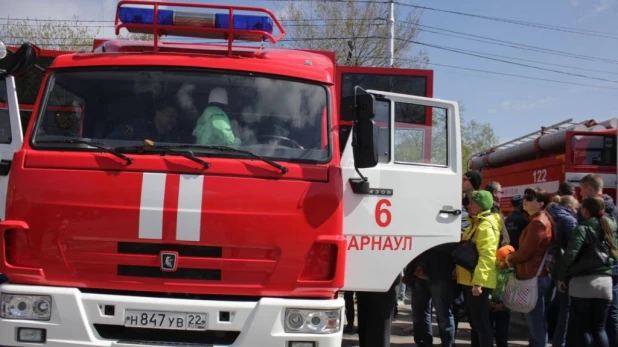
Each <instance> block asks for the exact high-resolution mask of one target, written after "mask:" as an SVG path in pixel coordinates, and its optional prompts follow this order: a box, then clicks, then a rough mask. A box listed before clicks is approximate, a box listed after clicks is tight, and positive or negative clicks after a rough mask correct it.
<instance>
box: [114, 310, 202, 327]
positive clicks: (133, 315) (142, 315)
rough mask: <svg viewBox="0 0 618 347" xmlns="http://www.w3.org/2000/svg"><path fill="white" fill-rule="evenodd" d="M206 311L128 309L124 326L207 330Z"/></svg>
mask: <svg viewBox="0 0 618 347" xmlns="http://www.w3.org/2000/svg"><path fill="white" fill-rule="evenodd" d="M206 318H207V315H206V314H205V313H183V312H158V311H134V310H127V311H126V312H125V314H124V326H125V327H133V328H150V329H173V330H201V331H203V330H206Z"/></svg>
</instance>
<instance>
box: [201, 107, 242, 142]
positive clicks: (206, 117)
mask: <svg viewBox="0 0 618 347" xmlns="http://www.w3.org/2000/svg"><path fill="white" fill-rule="evenodd" d="M193 136H195V138H196V140H197V141H196V144H198V145H212V146H229V145H239V144H240V139H239V138H237V137H235V136H234V133H233V132H232V126H231V125H230V119H229V118H228V117H227V114H225V111H223V110H222V109H221V108H219V107H216V106H208V107H206V109H205V110H204V112H203V113H202V115H201V116H200V118H199V119H198V120H197V124H196V125H195V128H194V129H193Z"/></svg>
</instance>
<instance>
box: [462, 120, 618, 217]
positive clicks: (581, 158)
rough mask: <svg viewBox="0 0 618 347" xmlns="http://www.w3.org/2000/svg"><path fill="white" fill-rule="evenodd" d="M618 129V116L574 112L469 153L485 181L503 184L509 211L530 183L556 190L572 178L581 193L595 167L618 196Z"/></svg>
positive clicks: (607, 191) (472, 166)
mask: <svg viewBox="0 0 618 347" xmlns="http://www.w3.org/2000/svg"><path fill="white" fill-rule="evenodd" d="M617 131H618V118H609V119H606V120H603V121H597V120H594V119H587V120H584V121H574V120H573V119H572V118H570V119H566V120H564V121H561V122H558V123H556V124H553V125H548V126H543V127H541V128H540V130H537V131H534V132H532V133H529V134H526V135H523V136H520V137H517V138H515V139H513V140H511V141H507V142H505V143H502V144H499V145H497V146H494V147H492V148H487V149H484V150H483V151H481V152H478V153H476V154H474V155H472V156H471V157H470V159H469V160H468V168H469V169H471V170H480V171H481V172H482V173H483V182H484V183H485V184H487V183H488V182H490V181H497V182H499V183H500V184H501V186H502V199H501V201H500V206H501V209H502V211H503V212H504V214H505V215H509V214H510V213H511V211H512V210H513V207H512V205H511V199H512V198H513V196H515V195H518V194H519V195H523V194H524V190H525V189H526V188H528V187H535V186H536V187H541V188H543V189H545V190H546V191H548V192H549V193H550V194H552V195H553V194H555V193H556V192H557V191H558V187H559V185H560V183H562V182H571V183H572V184H573V185H574V186H575V194H576V196H578V197H579V181H580V180H581V179H582V178H583V177H584V176H586V175H588V174H591V173H594V174H598V175H600V176H601V178H602V179H603V185H604V193H605V194H608V195H610V196H611V197H612V199H614V201H618V200H617V198H618V197H617V195H616V194H617V191H616V183H617V171H616V162H617V158H618V152H617V151H616V137H617V136H616V135H617Z"/></svg>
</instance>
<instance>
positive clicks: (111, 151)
mask: <svg viewBox="0 0 618 347" xmlns="http://www.w3.org/2000/svg"><path fill="white" fill-rule="evenodd" d="M36 143H70V144H81V145H87V146H90V147H94V148H98V149H100V150H103V151H105V152H107V153H109V154H112V155H114V156H116V157H118V158H120V159H122V160H125V161H126V162H127V165H129V164H132V163H133V159H132V158H129V157H127V156H126V155H124V154H122V153H118V152H117V151H116V150H115V149H114V148H109V147H105V145H104V144H103V143H101V142H90V141H86V140H77V139H65V140H42V141H36Z"/></svg>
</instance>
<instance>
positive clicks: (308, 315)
mask: <svg viewBox="0 0 618 347" xmlns="http://www.w3.org/2000/svg"><path fill="white" fill-rule="evenodd" d="M340 328H341V309H339V310H297V309H287V310H285V332H286V333H310V334H332V333H337V332H339V330H340Z"/></svg>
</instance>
